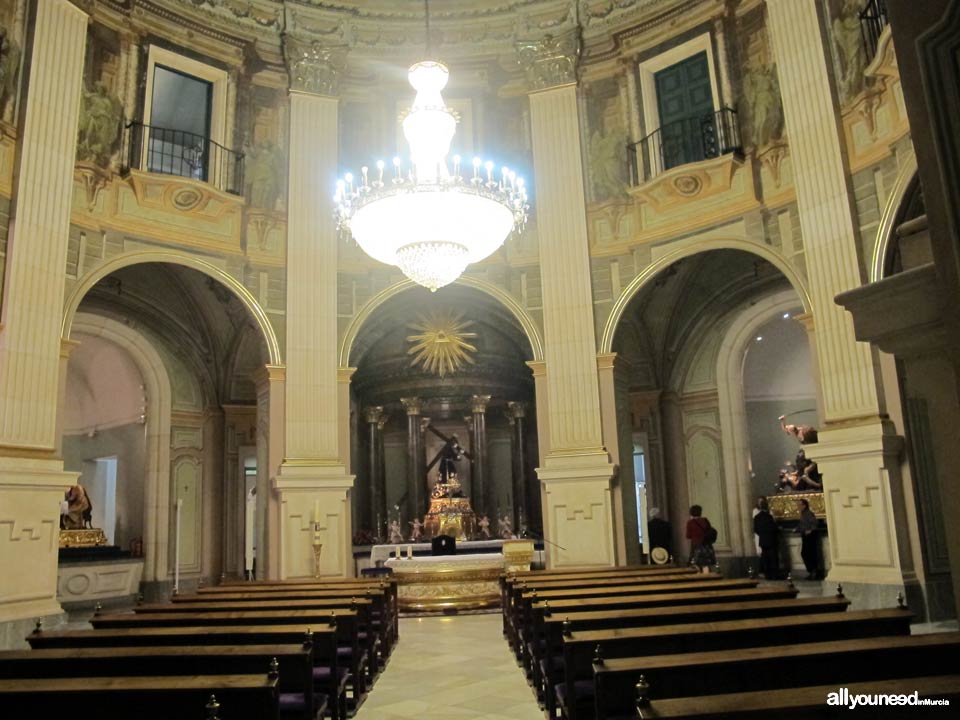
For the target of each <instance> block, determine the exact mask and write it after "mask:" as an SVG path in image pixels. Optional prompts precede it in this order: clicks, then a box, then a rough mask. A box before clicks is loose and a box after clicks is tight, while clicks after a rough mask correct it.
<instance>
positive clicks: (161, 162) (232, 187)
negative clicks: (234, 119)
mask: <svg viewBox="0 0 960 720" xmlns="http://www.w3.org/2000/svg"><path fill="white" fill-rule="evenodd" d="M125 133H126V137H125V138H124V145H125V147H126V148H128V153H129V154H128V161H129V167H131V168H133V169H135V170H146V171H147V172H155V173H163V174H165V175H179V176H180V177H187V178H193V179H194V180H201V181H203V182H206V183H210V184H211V185H212V186H213V187H215V188H217V190H221V191H223V192H228V193H231V194H232V195H243V153H241V152H237V151H236V150H230V149H229V148H225V147H223V145H220V144H219V143H216V142H214V141H213V140H211V139H210V138H208V137H204V136H203V135H196V134H195V133H190V132H185V131H183V130H171V129H169V128H161V127H155V126H150V125H144V124H143V123H140V122H130V123H128V124H127V126H126V129H125Z"/></svg>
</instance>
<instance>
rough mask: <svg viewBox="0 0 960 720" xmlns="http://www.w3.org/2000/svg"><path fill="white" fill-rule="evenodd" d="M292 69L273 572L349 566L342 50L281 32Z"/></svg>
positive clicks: (325, 571) (334, 571)
mask: <svg viewBox="0 0 960 720" xmlns="http://www.w3.org/2000/svg"><path fill="white" fill-rule="evenodd" d="M283 49H284V56H285V59H286V63H287V70H288V73H289V75H290V116H289V117H290V162H289V166H288V187H289V189H290V202H289V203H288V210H287V308H286V320H287V337H286V358H287V373H286V408H285V410H286V417H285V452H284V461H283V464H282V466H281V468H280V474H279V475H278V476H277V477H276V478H275V479H274V490H275V491H276V493H277V497H278V501H279V503H280V522H281V531H280V536H281V544H280V569H279V574H280V577H281V579H285V578H291V577H311V576H313V574H314V555H313V540H314V537H316V538H317V539H319V540H320V541H321V542H322V543H323V551H322V553H321V567H320V571H321V574H322V575H339V576H348V575H352V574H353V546H352V531H351V516H350V502H351V490H352V488H353V476H352V475H350V474H349V473H348V470H347V463H345V462H344V455H345V453H348V452H349V450H348V449H345V448H341V445H342V444H343V440H342V438H341V430H340V427H339V423H338V417H339V415H340V413H341V408H340V405H341V403H340V395H341V394H342V393H341V392H340V391H339V389H338V380H339V377H338V365H337V235H336V227H335V226H334V222H333V220H332V219H331V218H332V215H333V208H332V205H331V200H330V198H332V196H333V195H332V188H333V184H334V181H335V177H336V171H337V133H338V121H337V112H338V111H337V105H338V100H337V97H336V95H337V81H338V79H339V76H340V73H341V71H342V69H343V65H344V60H345V54H346V51H345V50H344V49H343V48H339V47H326V46H324V45H323V44H321V43H320V42H317V41H314V42H307V41H303V40H300V39H298V38H296V37H294V36H292V35H285V36H284V47H283Z"/></svg>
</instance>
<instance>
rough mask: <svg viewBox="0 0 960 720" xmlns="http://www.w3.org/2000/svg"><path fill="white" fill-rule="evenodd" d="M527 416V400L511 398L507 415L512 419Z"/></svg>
mask: <svg viewBox="0 0 960 720" xmlns="http://www.w3.org/2000/svg"><path fill="white" fill-rule="evenodd" d="M526 416H527V404H526V403H525V402H520V401H515V400H511V401H510V402H508V403H507V417H508V418H510V419H511V420H512V419H514V418H522V417H526Z"/></svg>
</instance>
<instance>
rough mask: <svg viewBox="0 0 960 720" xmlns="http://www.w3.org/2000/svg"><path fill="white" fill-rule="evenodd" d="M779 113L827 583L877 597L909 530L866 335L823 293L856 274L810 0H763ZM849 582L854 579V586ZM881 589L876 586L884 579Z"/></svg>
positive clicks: (905, 561)
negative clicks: (807, 337) (796, 225)
mask: <svg viewBox="0 0 960 720" xmlns="http://www.w3.org/2000/svg"><path fill="white" fill-rule="evenodd" d="M767 17H768V27H769V30H770V41H771V46H772V48H773V51H774V56H775V58H776V61H777V73H778V76H779V79H780V88H781V96H782V98H783V106H784V119H785V124H786V129H787V137H788V139H789V143H790V154H791V157H792V160H793V169H794V178H795V183H796V188H797V206H798V212H799V216H800V227H801V230H802V232H803V244H804V257H805V261H806V264H807V273H806V274H807V278H808V287H809V291H810V297H811V302H812V306H813V307H812V310H813V313H812V314H813V327H814V330H815V336H816V337H815V343H814V345H815V348H813V349H814V350H815V352H816V358H817V368H818V371H819V383H820V393H819V396H818V399H819V400H820V419H821V427H820V434H819V443H818V444H817V445H815V446H812V447H809V448H807V456H808V457H812V458H813V459H815V460H817V461H818V463H819V466H820V471H821V472H822V473H823V476H824V493H825V498H826V507H827V524H828V527H829V532H830V555H831V565H832V567H831V571H830V580H831V581H835V580H842V581H843V583H844V588H845V590H847V593H848V595H850V596H851V597H852V598H854V599H855V602H857V603H858V605H860V606H867V607H869V606H871V605H873V606H877V605H882V604H883V599H882V597H881V595H883V594H886V595H889V594H891V593H893V592H895V591H894V590H893V586H907V589H908V592H909V591H910V590H911V587H912V586H915V585H916V582H917V579H916V575H915V573H914V572H913V570H912V563H913V560H912V554H911V552H910V547H909V539H908V538H907V536H906V534H905V533H900V534H899V536H898V530H900V529H901V525H902V523H898V522H897V521H896V519H895V507H894V505H893V501H892V498H895V497H899V496H900V495H901V494H902V492H903V488H902V487H901V478H900V470H899V468H900V463H899V455H900V452H901V448H902V439H901V438H899V437H897V436H895V435H894V434H893V432H892V427H891V426H890V424H889V423H888V422H885V421H882V420H881V418H880V413H881V408H880V405H879V401H878V390H877V387H878V382H879V374H878V369H875V368H874V363H873V355H872V350H871V348H870V345H869V344H868V343H858V342H857V341H856V339H855V337H854V329H853V321H852V318H851V317H850V316H849V315H848V314H847V313H846V312H844V310H843V309H842V308H841V307H840V306H838V305H837V304H836V303H835V302H834V297H835V296H836V295H837V294H839V293H841V292H844V291H846V290H850V289H852V288H856V287H859V286H860V285H861V283H862V279H861V276H860V263H859V261H858V254H857V247H858V245H859V242H860V240H859V233H858V228H857V223H856V220H855V218H854V217H853V211H852V208H851V205H852V203H851V198H852V197H853V192H852V188H851V187H850V178H849V177H848V176H847V174H846V170H845V166H844V160H843V140H842V138H841V135H840V128H839V125H838V123H837V118H836V100H835V99H834V96H833V92H832V89H831V83H830V76H829V69H828V57H829V53H830V50H829V48H828V47H825V46H824V43H823V38H824V34H823V33H822V32H821V24H820V17H819V15H818V8H817V4H816V3H807V2H795V0H768V2H767ZM855 584H858V585H855ZM882 586H887V587H886V588H884V587H882Z"/></svg>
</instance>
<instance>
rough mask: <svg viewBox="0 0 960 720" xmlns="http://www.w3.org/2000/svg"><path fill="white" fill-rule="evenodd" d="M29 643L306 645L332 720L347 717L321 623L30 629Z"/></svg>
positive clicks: (40, 646)
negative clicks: (307, 644)
mask: <svg viewBox="0 0 960 720" xmlns="http://www.w3.org/2000/svg"><path fill="white" fill-rule="evenodd" d="M26 639H27V642H28V643H29V644H30V647H31V648H33V649H35V650H44V649H79V648H112V649H117V648H122V649H123V650H120V651H119V652H125V651H127V650H128V649H130V648H138V647H146V646H150V647H159V646H164V647H167V646H187V647H196V646H203V645H221V646H222V645H231V646H232V645H279V644H290V643H298V642H299V643H301V644H304V643H309V644H310V645H311V646H312V648H313V663H314V665H313V667H314V669H313V678H314V687H315V688H317V690H318V691H319V692H321V693H323V694H324V695H326V696H327V697H328V698H330V709H331V711H332V712H333V714H334V720H344V719H345V718H346V709H347V699H346V687H347V684H348V682H349V681H350V680H351V678H350V677H349V675H350V673H349V670H348V669H347V668H344V667H342V666H341V665H340V663H339V661H338V657H337V644H338V631H337V627H335V626H330V625H329V624H327V623H323V624H321V625H314V626H312V627H311V626H308V625H244V626H222V627H216V626H212V627H211V626H194V627H145V628H109V629H102V630H96V629H95V630H55V631H47V630H42V629H37V630H34V632H32V633H31V634H30V635H28V636H27V638H26Z"/></svg>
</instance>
